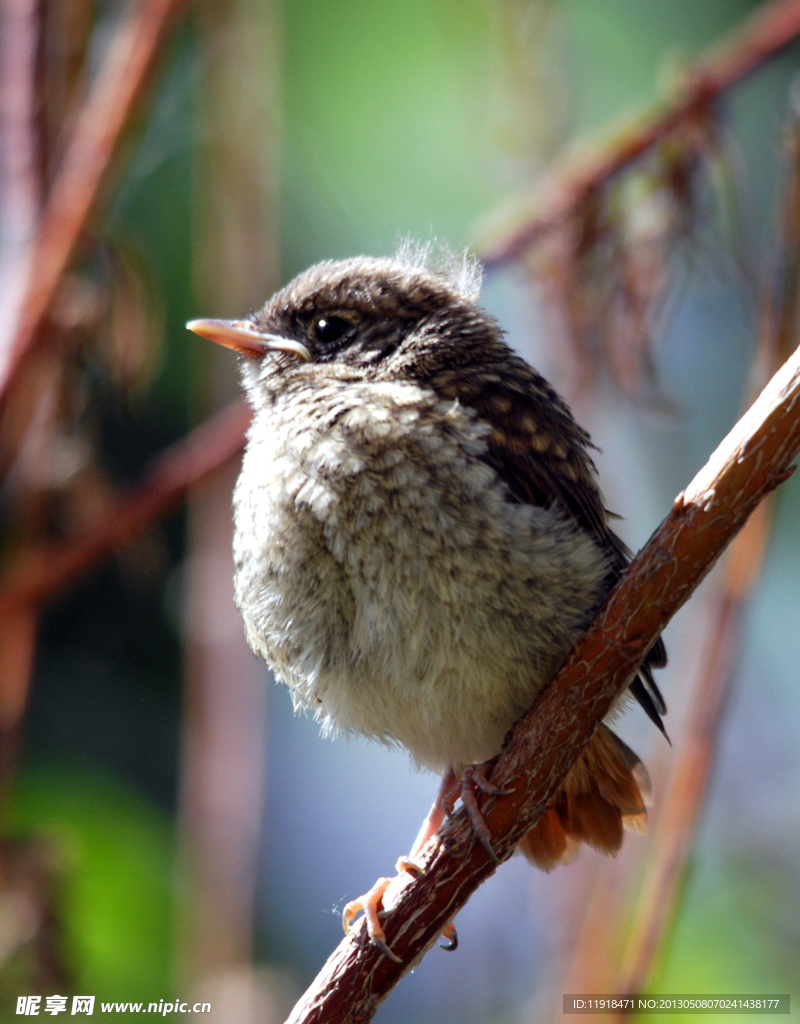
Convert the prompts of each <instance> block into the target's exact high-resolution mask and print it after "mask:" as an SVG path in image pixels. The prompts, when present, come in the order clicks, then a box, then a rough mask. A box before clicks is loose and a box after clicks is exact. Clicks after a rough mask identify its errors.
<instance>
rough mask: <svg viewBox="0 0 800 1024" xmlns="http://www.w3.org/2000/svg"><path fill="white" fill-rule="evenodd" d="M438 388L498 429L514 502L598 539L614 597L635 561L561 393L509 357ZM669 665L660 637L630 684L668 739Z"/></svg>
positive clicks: (495, 447)
mask: <svg viewBox="0 0 800 1024" xmlns="http://www.w3.org/2000/svg"><path fill="white" fill-rule="evenodd" d="M433 385H434V387H435V389H436V391H437V392H438V393H439V394H441V395H442V396H443V397H445V398H450V399H456V398H458V399H459V400H460V401H462V402H463V403H464V404H465V405H469V406H470V407H471V408H473V409H474V410H475V411H476V412H477V414H478V417H479V418H480V419H481V420H482V421H483V422H485V423H487V424H489V426H490V427H491V428H492V432H491V435H490V438H489V446H488V451H487V455H486V459H487V461H488V462H489V464H490V465H491V466H492V468H493V469H494V470H495V471H496V472H497V473H498V474H499V475H500V477H501V479H502V480H503V481H504V482H505V484H506V486H507V487H508V490H509V492H510V494H511V496H512V497H513V498H514V499H515V500H516V501H519V502H525V503H529V504H533V505H541V506H556V507H559V508H561V509H562V510H563V511H564V512H565V513H566V514H567V516H569V518H571V519H572V520H574V521H575V523H576V524H577V525H578V526H580V528H581V529H584V530H586V531H587V533H590V534H591V535H592V536H593V537H594V538H595V539H596V540H597V542H598V544H599V545H600V547H601V548H602V549H603V550H604V552H605V553H606V555H607V557H608V564H609V572H608V577H607V585H608V589H609V590H610V589H611V587H612V586H613V585H614V583H616V581H617V580H618V579H619V576H620V573H621V572H622V570H623V569H624V568H625V566H626V565H627V564H628V562H629V561H630V551H629V550H628V548H627V546H626V545H625V544H624V543H623V541H622V540H621V539H620V538H619V537H618V536H617V535H616V534H615V533H614V531H613V530H611V529H610V527H609V525H608V519H609V515H610V513H609V512H608V511H607V509H606V508H605V505H604V504H603V496H602V494H601V493H600V488H599V487H598V485H597V480H596V469H595V465H594V462H593V461H592V458H591V456H590V454H589V450H590V449H591V448H592V447H593V445H592V443H591V440H590V438H589V435H588V434H587V433H586V431H585V430H583V428H582V427H580V426H579V425H578V424H577V423H576V422H575V419H574V418H573V416H572V413H571V412H570V411H569V409H568V407H567V406H566V405H565V403H564V402H563V401H562V399H561V398H560V397H559V395H558V394H557V392H556V391H554V390H553V388H552V387H551V386H550V385H549V384H548V383H547V381H546V380H545V379H544V378H543V377H542V376H540V375H539V374H538V373H536V371H535V370H534V369H532V367H530V366H528V364H527V363H525V362H523V361H522V360H521V359H519V358H518V357H517V356H514V355H513V354H511V353H508V355H507V356H505V358H504V359H503V360H502V362H500V363H499V364H498V367H497V372H486V370H485V369H484V368H481V369H477V368H476V369H473V370H467V369H466V368H465V367H460V368H459V369H458V370H445V371H442V372H440V373H439V374H438V375H437V376H436V378H435V379H434V381H433ZM666 661H667V654H666V650H665V648H664V644H663V641H662V640H661V639H660V638H659V639H658V640H657V641H656V642H655V644H654V645H653V646H652V647H651V649H650V651H649V652H648V655H647V658H646V659H645V662H644V664H643V665H642V668H641V670H640V673H639V675H637V676H636V677H635V678H634V680H633V681H632V682H631V683H630V685H629V689H630V691H631V694H632V695H633V696H634V697H635V698H636V700H638V702H639V703H640V704H641V705H642V707H643V708H644V710H645V712H646V713H647V715H648V717H649V718H650V719H651V720H652V721H653V722H654V723H655V724H656V725H657V726H658V728H659V729H660V730H661V731H662V732H663V733H664V735H665V736H666V732H665V730H664V725H663V723H662V721H661V715H663V714H666V710H667V709H666V705H665V703H664V698H663V697H662V695H661V692H660V691H659V689H658V686H657V685H656V683H655V680H654V679H653V672H652V670H653V669H654V668H662V667H663V666H664V665H665V664H666Z"/></svg>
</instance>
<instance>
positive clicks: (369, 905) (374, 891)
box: [342, 878, 403, 964]
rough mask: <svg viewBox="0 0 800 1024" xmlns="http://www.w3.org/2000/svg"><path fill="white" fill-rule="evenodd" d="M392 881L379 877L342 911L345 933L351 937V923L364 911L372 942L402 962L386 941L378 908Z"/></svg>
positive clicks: (393, 958)
mask: <svg viewBox="0 0 800 1024" xmlns="http://www.w3.org/2000/svg"><path fill="white" fill-rule="evenodd" d="M391 881H392V880H391V878H379V879H378V881H377V882H376V883H375V884H374V885H373V887H372V888H371V889H370V890H369V892H368V893H365V894H364V895H363V896H359V898H358V899H357V900H352V901H351V902H350V903H348V904H347V906H346V907H345V908H344V911H343V913H342V925H343V926H344V931H345V935H347V936H348V938H350V937H351V936H350V925H351V924H352V922H353V920H354V919H355V917H356V916H357V915H358V914H359V912H361V911H363V912H364V919H365V920H366V922H367V935H369V938H370V942H371V943H372V944H373V945H374V946H377V948H378V949H379V950H380V951H381V953H383V955H384V956H388V957H389V959H390V960H394V962H395V963H396V964H401V963H402V962H403V961H402V960H401V959H400V957H399V956H397V955H396V954H394V953H393V952H392V951H391V949H389V944H388V943H387V941H386V932H385V931H384V930H383V926H382V925H381V922H380V919H379V918H380V911H379V910H378V907H379V906H380V902H381V900H382V899H383V894H384V893H385V892H386V890H387V889H388V888H389V883H390V882H391Z"/></svg>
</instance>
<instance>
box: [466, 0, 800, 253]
mask: <svg viewBox="0 0 800 1024" xmlns="http://www.w3.org/2000/svg"><path fill="white" fill-rule="evenodd" d="M799 36H800V0H772V2H770V3H765V4H763V5H762V6H761V7H760V8H759V9H758V10H757V11H756V12H755V13H754V14H753V15H752V16H751V17H750V18H748V19H747V20H746V21H745V22H744V24H743V25H742V26H740V27H739V28H738V29H737V30H736V32H735V33H734V34H733V35H732V36H731V38H730V39H729V40H728V42H727V43H726V44H724V45H723V46H715V47H713V48H712V49H711V50H710V51H709V52H708V53H707V54H706V55H705V57H702V58H701V59H700V60H699V61H698V62H697V63H696V64H695V65H694V67H693V68H692V69H691V70H690V71H689V72H688V73H687V74H686V75H685V76H684V84H683V86H682V87H681V88H680V89H679V90H678V92H677V93H676V94H675V95H674V96H673V97H672V99H671V100H670V101H669V102H668V103H667V104H666V105H664V104H662V105H660V106H659V107H658V109H657V110H656V111H655V112H654V113H653V114H651V115H650V116H649V117H645V118H644V119H642V118H640V119H638V120H637V121H635V122H634V123H633V124H631V125H630V126H629V127H628V128H627V129H626V130H624V131H622V132H620V133H618V134H615V135H614V137H613V138H612V139H611V140H609V141H607V142H606V143H605V145H603V146H601V147H600V148H599V149H597V150H595V151H593V152H589V153H584V154H582V155H581V156H580V157H578V158H574V159H572V160H570V161H568V162H566V164H562V165H561V166H559V167H557V168H556V169H555V171H554V172H553V173H552V175H551V176H550V180H549V185H545V187H544V188H543V189H542V190H541V194H540V195H539V196H538V202H537V208H536V211H535V212H533V213H532V214H531V213H530V212H528V213H527V215H526V216H525V219H524V221H523V223H521V224H518V225H517V226H516V227H514V228H512V229H511V230H510V231H508V232H506V233H505V234H504V235H503V236H502V237H500V238H499V239H497V240H496V241H494V242H489V243H488V244H487V245H485V246H484V249H483V252H482V259H483V261H484V264H485V266H486V267H487V268H491V267H495V266H499V265H501V264H503V263H507V262H508V261H510V260H513V259H516V258H517V257H519V256H521V255H522V254H523V253H524V252H525V250H526V249H528V248H529V247H530V246H532V245H533V244H534V243H535V242H537V241H538V240H539V239H540V238H541V237H542V236H543V235H545V234H546V233H547V232H549V231H550V230H552V229H553V228H554V227H557V226H558V225H560V224H562V223H563V222H564V221H565V220H566V219H567V217H569V215H570V214H572V213H573V212H574V211H575V210H577V209H579V208H580V207H581V206H582V204H584V203H586V202H587V200H589V199H590V197H591V196H592V194H593V193H594V192H595V191H596V190H597V189H598V188H599V187H600V186H601V185H603V184H604V183H606V182H607V181H609V180H610V179H611V178H613V177H614V176H615V175H617V174H619V172H620V171H622V170H623V169H624V168H625V167H627V166H628V165H629V164H631V163H632V162H633V161H635V160H637V159H638V158H639V157H641V156H642V155H643V154H644V153H646V152H647V151H648V150H649V149H651V148H652V147H653V146H655V145H656V144H657V143H659V142H660V141H661V140H662V139H664V138H666V137H667V136H668V135H670V134H671V133H672V132H674V131H675V130H676V129H677V128H679V127H680V126H681V125H684V124H687V123H689V122H690V121H692V119H694V118H697V117H699V116H702V115H703V113H704V112H705V111H706V110H708V108H709V106H710V105H711V104H712V103H713V101H714V100H715V99H716V98H717V97H718V96H720V95H721V94H722V93H724V92H725V91H726V90H728V89H730V88H731V86H733V85H735V84H736V83H737V82H739V81H741V79H742V78H744V77H745V76H746V75H748V74H750V73H751V72H752V71H754V70H755V69H756V68H757V67H758V66H759V65H760V64H762V63H763V62H764V61H765V60H768V59H769V58H770V57H774V56H775V55H776V54H778V53H780V51H781V50H783V49H785V48H786V47H787V46H789V45H791V44H792V43H793V42H795V40H796V39H797V38H798V37H799Z"/></svg>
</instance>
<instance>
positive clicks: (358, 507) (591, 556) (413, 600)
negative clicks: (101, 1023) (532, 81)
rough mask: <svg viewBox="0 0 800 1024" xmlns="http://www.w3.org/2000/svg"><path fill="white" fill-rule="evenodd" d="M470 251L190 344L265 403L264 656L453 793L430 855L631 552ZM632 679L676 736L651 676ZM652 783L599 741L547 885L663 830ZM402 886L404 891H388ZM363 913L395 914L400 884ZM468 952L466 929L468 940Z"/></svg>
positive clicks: (354, 277) (218, 327)
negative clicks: (490, 302)
mask: <svg viewBox="0 0 800 1024" xmlns="http://www.w3.org/2000/svg"><path fill="white" fill-rule="evenodd" d="M479 291H480V267H479V265H478V264H477V261H475V260H473V259H470V258H468V257H466V256H465V257H462V258H460V259H455V258H451V259H450V260H449V262H447V261H446V262H445V263H444V264H443V265H442V266H441V267H439V268H430V267H429V265H428V262H427V259H426V255H425V252H424V250H417V251H414V250H413V249H408V248H407V249H406V250H405V251H404V252H401V253H400V254H399V255H398V256H397V257H396V258H368V257H357V258H354V259H348V260H344V261H338V262H333V261H328V262H323V263H319V264H317V265H316V266H313V267H311V268H310V269H309V270H307V271H306V272H305V273H303V274H300V275H299V276H298V277H297V278H295V280H293V281H292V282H291V283H290V284H288V285H287V286H286V287H285V288H284V289H283V290H281V291H279V292H278V293H277V294H276V295H274V296H273V297H272V298H271V299H270V300H269V301H268V302H267V303H266V305H265V306H264V307H263V308H262V309H261V310H260V311H258V312H257V313H255V314H253V315H252V316H250V317H249V318H248V319H247V320H237V321H225V320H194V321H191V322H190V323H189V324H188V325H187V326H188V327H189V329H190V330H192V331H194V332H195V333H197V334H200V335H202V336H203V337H205V338H209V339H210V340H212V341H216V342H219V343H221V344H223V345H226V346H228V347H229V348H232V349H235V350H236V351H237V352H239V353H240V355H241V359H240V365H241V374H242V380H243V384H244V389H245V392H246V395H247V399H248V401H249V403H250V405H251V406H252V409H253V420H252V425H251V427H250V430H249V434H248V440H247V448H246V452H245V455H244V460H243V463H242V470H241V474H240V476H239V480H238V483H237V485H236V490H235V495H234V518H235V538H234V562H235V593H236V603H237V605H238V607H239V610H240V612H241V614H242V617H243V619H244V626H245V631H246V634H247V639H248V641H249V643H250V646H251V647H252V649H253V650H254V651H255V652H256V654H258V655H260V656H261V657H262V658H264V660H265V661H266V662H267V664H268V665H269V666H270V667H271V668H272V670H273V672H274V674H275V676H276V678H277V679H278V680H279V681H281V682H283V683H285V684H286V685H287V686H288V687H289V690H290V692H291V695H292V700H293V703H294V706H295V709H296V710H299V709H308V710H310V711H312V712H313V713H314V715H315V717H316V718H317V719H318V720H319V721H321V723H322V726H323V730H324V732H326V733H360V734H362V735H365V736H368V737H371V738H373V739H376V740H379V741H381V742H383V743H386V744H389V745H391V746H401V747H404V748H405V749H406V750H408V751H409V753H410V755H411V757H412V758H413V760H414V762H415V763H416V764H417V765H420V766H424V767H426V768H430V769H433V770H434V771H436V772H440V773H442V774H443V776H444V781H443V784H442V789H441V791H440V794H439V797H438V798H437V802H436V803H435V804H434V808H433V810H432V812H431V815H430V816H429V819H428V822H427V824H426V826H425V827H424V828H423V831H422V832H421V834H420V836H419V837H418V838H417V841H416V843H415V844H414V848H413V849H412V853H411V857H412V861H408V860H403V859H401V862H399V865H398V866H399V867H410V866H412V864H413V857H414V855H415V854H416V853H418V852H419V850H420V849H421V848H422V846H423V845H424V843H425V841H426V840H427V839H428V838H429V837H430V835H431V834H432V833H433V832H435V831H436V829H437V828H438V826H439V825H440V824H441V821H442V819H443V816H444V814H445V813H448V812H449V811H450V810H452V806H453V804H454V802H455V800H456V799H457V798H458V796H459V795H460V796H461V797H462V799H463V802H464V804H465V805H466V806H467V809H468V810H469V811H470V814H471V817H472V820H473V824H474V826H475V828H476V831H477V833H478V835H479V837H480V838H481V840H482V841H484V843H485V844H486V845H487V848H488V849H489V851H490V853H491V847H490V845H489V843H488V831H487V830H486V826H485V824H484V823H483V821H482V819H481V817H480V814H479V812H478V810H477V804H476V801H475V791H476V790H477V789H488V790H490V789H491V787H489V786H488V783H486V781H485V779H484V778H483V776H482V774H481V772H480V770H479V768H477V767H476V766H479V765H480V764H481V763H483V762H485V761H487V760H488V759H490V758H492V757H494V756H495V755H496V754H497V753H498V752H499V751H500V748H501V746H502V743H503V738H504V737H505V735H506V733H507V732H508V730H509V728H510V727H511V726H512V725H513V723H514V722H515V721H516V720H517V719H518V718H519V717H520V716H521V715H522V714H523V713H524V712H525V711H526V710H527V709H528V708H529V707H530V706H531V704H532V703H533V700H534V698H535V697H536V695H537V694H538V693H539V691H540V690H541V689H542V687H543V686H545V684H546V683H547V682H548V681H549V680H550V678H551V677H552V676H553V674H554V673H555V671H556V669H557V668H558V667H559V665H560V663H561V662H562V661H563V660H564V657H565V655H566V654H567V652H568V651H569V649H570V647H571V646H572V644H573V643H574V642H575V640H576V639H577V638H578V637H579V636H580V634H581V632H582V630H583V629H584V628H585V626H586V625H587V624H588V622H589V620H590V619H591V617H592V614H593V612H594V611H595V610H596V609H597V607H598V605H599V604H600V603H601V601H602V600H603V598H604V596H605V595H606V594H607V592H608V591H609V590H610V588H611V587H612V586H613V584H614V583H615V581H616V580H617V578H618V577H619V575H620V573H621V572H622V570H623V569H624V567H625V565H626V564H627V562H628V561H629V558H630V553H629V551H628V550H627V548H626V547H625V545H624V544H623V542H622V541H621V540H620V538H619V537H617V536H616V534H615V533H614V532H613V531H612V530H611V528H610V527H609V513H608V512H607V510H606V509H605V506H604V503H603V498H602V495H601V492H600V489H599V487H598V484H597V479H596V470H595V466H594V464H593V462H592V459H591V456H590V450H591V449H592V448H593V445H592V444H591V441H590V439H589V435H588V434H587V433H586V431H584V430H583V429H582V428H581V427H580V426H579V425H578V424H577V423H576V421H575V420H574V418H573V416H572V414H571V412H570V410H569V409H568V407H567V405H566V404H565V403H564V401H563V400H562V399H561V398H560V397H559V395H558V394H557V393H556V391H555V390H554V389H553V388H552V387H551V386H550V384H548V382H547V381H546V380H545V379H544V378H543V377H542V376H541V375H540V374H539V373H537V372H536V370H534V369H533V368H532V367H531V366H529V365H528V364H527V363H526V362H525V361H524V360H523V359H522V358H520V357H519V356H518V355H516V354H515V353H514V352H513V351H512V349H511V348H510V347H509V346H508V345H507V344H506V343H505V342H504V340H503V331H502V329H501V328H500V326H499V325H498V323H497V322H496V320H495V319H494V318H493V317H491V316H490V315H489V314H488V313H486V312H485V311H484V310H483V309H482V308H480V306H479V305H478V304H477V300H478V296H479ZM665 663H666V653H665V650H664V646H663V643H662V642H661V640H658V641H657V642H656V643H655V645H654V646H653V647H652V648H651V650H650V652H649V654H648V656H647V659H646V662H645V663H644V664H643V665H642V666H641V668H640V669H639V672H638V675H636V677H635V678H634V679H633V680H632V681H631V683H630V684H629V687H628V689H629V691H630V693H631V694H632V695H633V697H635V698H636V700H638V701H639V703H640V704H641V705H642V707H643V708H644V710H645V712H646V713H647V714H648V715H649V717H650V718H651V719H652V720H653V722H654V723H655V724H656V725H657V726H658V727H659V729H661V730H662V732H663V731H664V730H663V724H662V721H661V715H663V714H665V712H666V707H665V704H664V700H663V698H662V696H661V693H660V691H659V689H658V687H657V685H656V683H655V681H654V679H653V674H652V670H653V669H654V668H660V667H661V666H663V665H664V664H665ZM649 794H650V785H649V779H648V777H647V772H646V770H645V769H644V767H643V765H642V764H641V762H640V761H639V759H638V758H637V756H636V755H635V754H634V753H633V751H631V750H630V749H629V748H628V747H627V746H626V745H625V744H624V743H623V742H622V741H621V740H620V739H619V738H618V737H617V736H616V735H615V734H614V733H613V732H612V731H611V730H610V729H609V728H608V726H607V725H605V724H604V725H601V726H600V728H599V729H598V731H597V732H596V733H595V735H594V737H593V739H592V740H591V741H590V742H589V744H588V746H587V747H586V748H585V750H584V752H583V754H582V756H581V758H580V759H579V761H578V762H577V764H576V765H575V766H574V767H573V769H572V771H571V772H570V773H569V775H568V776H567V778H566V780H565V781H564V784H563V785H562V787H561V789H560V791H559V792H558V793H557V795H556V797H555V800H554V801H553V804H552V806H551V807H550V808H549V809H548V810H547V811H546V813H545V814H544V815H543V817H542V818H541V819H540V820H539V822H538V823H537V825H536V826H535V827H534V828H533V829H532V830H531V831H530V832H529V833H528V835H526V836H525V838H524V839H523V840H522V842H521V843H520V849H521V850H522V852H523V853H524V854H525V855H526V856H527V857H528V858H529V859H530V860H531V861H532V862H533V863H534V864H536V865H538V866H539V867H541V868H543V869H545V870H550V869H552V868H553V867H554V866H555V865H556V864H559V863H565V862H567V861H569V860H570V859H572V857H573V856H574V854H575V852H576V850H577V847H578V845H579V844H580V843H581V842H586V843H588V844H590V845H591V846H593V847H595V848H596V849H598V850H601V851H603V852H604V853H609V854H613V853H615V852H616V851H617V850H618V849H619V846H620V844H621V841H622V832H623V827H628V828H629V829H631V830H633V831H640V832H641V831H643V830H644V828H645V826H646V820H647V813H646V804H647V803H648V802H649ZM382 882H386V880H381V883H382ZM381 883H378V884H377V886H376V888H375V889H373V890H371V892H370V893H369V894H367V896H366V897H363V898H362V899H361V900H359V901H355V902H354V903H353V904H350V905H349V906H348V908H346V910H345V927H347V925H348V923H349V920H351V919H352V917H353V916H354V915H355V913H356V912H357V911H358V910H361V909H363V910H365V912H366V915H367V918H368V925H369V931H370V935H371V937H372V938H373V941H375V942H376V943H377V944H378V945H379V946H380V948H381V949H383V951H384V952H385V953H386V954H387V955H389V956H393V953H392V952H391V950H390V949H389V948H388V946H387V945H386V943H385V936H384V935H383V930H382V927H381V925H380V922H379V920H378V916H377V905H378V903H379V900H380V896H381V895H382V892H383V889H385V885H383V887H382V888H381ZM448 938H449V939H450V946H451V948H452V947H453V946H454V932H453V931H452V929H451V932H450V935H449V936H448Z"/></svg>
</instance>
